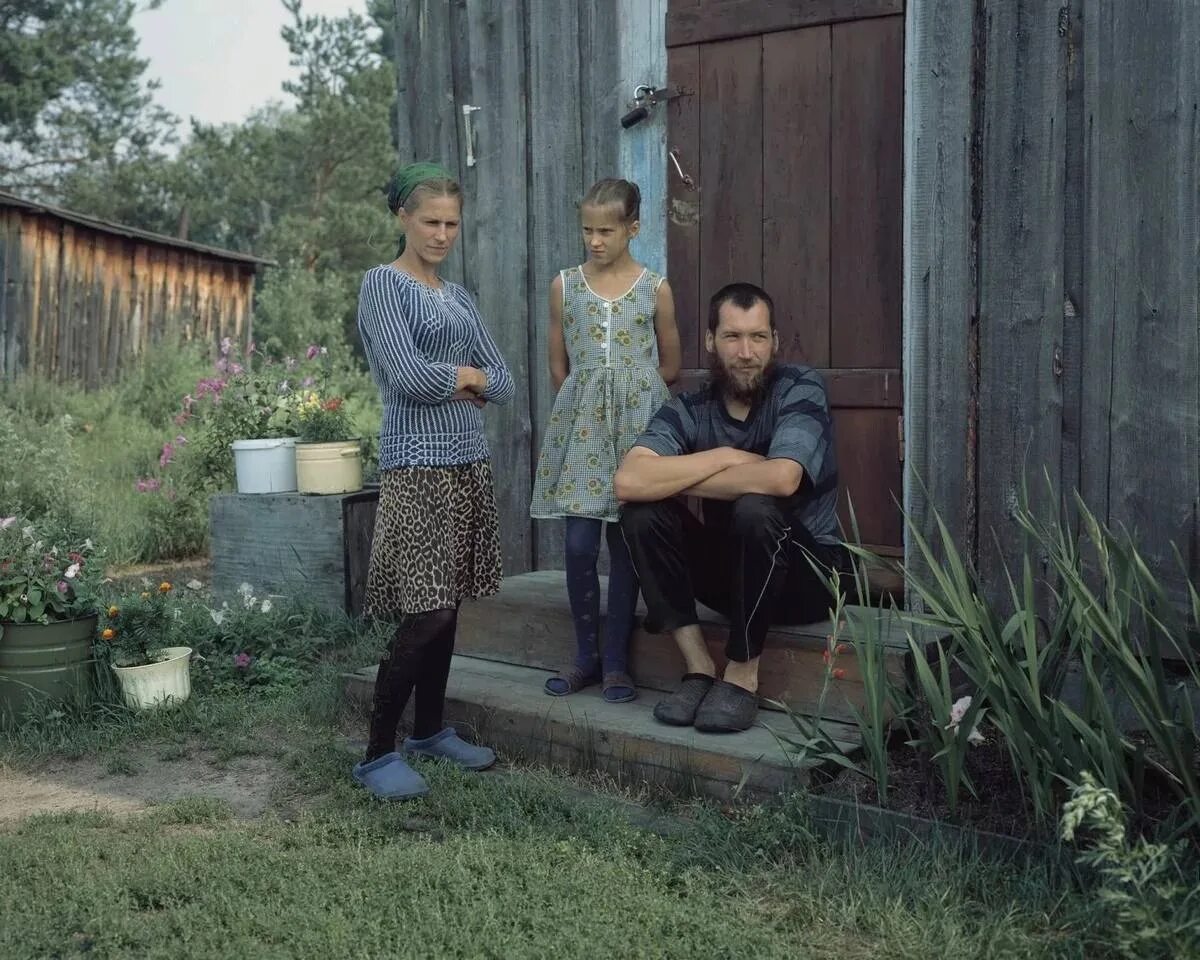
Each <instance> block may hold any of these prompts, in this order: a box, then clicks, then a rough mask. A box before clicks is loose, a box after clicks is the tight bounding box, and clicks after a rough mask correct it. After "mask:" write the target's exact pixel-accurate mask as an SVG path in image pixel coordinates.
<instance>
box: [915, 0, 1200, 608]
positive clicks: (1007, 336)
mask: <svg viewBox="0 0 1200 960" xmlns="http://www.w3.org/2000/svg"><path fill="white" fill-rule="evenodd" d="M972 6H973V10H974V15H973V16H972V15H971V12H970V9H971V7H972ZM906 50H907V56H906V65H905V72H906V78H907V80H908V83H907V84H906V88H907V94H906V107H905V112H906V136H905V166H906V170H905V194H906V195H905V238H904V248H905V281H904V282H905V289H904V296H905V304H904V313H905V332H906V338H905V340H906V356H905V361H904V368H905V375H906V385H905V404H906V410H907V414H908V415H907V417H906V427H907V434H908V443H909V456H908V467H909V471H910V472H909V484H908V492H907V500H908V506H909V508H910V511H911V512H912V514H913V516H914V519H915V520H916V522H917V524H918V525H919V526H920V527H921V528H923V529H924V531H925V532H926V533H927V534H929V533H932V532H933V531H934V529H935V528H934V524H933V522H932V517H931V513H930V509H929V508H930V507H936V508H937V509H938V510H939V511H940V512H941V515H942V516H943V518H944V519H945V520H946V522H947V523H948V525H949V527H950V529H951V530H952V531H953V532H954V533H955V534H956V535H957V536H958V538H959V539H960V541H961V542H962V543H964V544H966V545H967V546H968V551H967V552H968V554H969V555H970V556H971V557H972V559H973V560H974V561H975V562H976V563H977V565H978V568H979V571H980V576H981V580H982V581H983V584H984V586H985V589H987V590H988V591H989V592H990V593H992V594H993V595H1000V596H1003V595H1004V593H1005V591H1006V589H1007V588H1006V581H1005V577H1004V571H1003V567H1004V565H1007V566H1009V567H1010V568H1012V567H1014V565H1017V564H1019V558H1020V556H1021V555H1022V553H1023V551H1024V544H1023V543H1022V538H1021V533H1020V530H1019V529H1018V528H1017V526H1016V524H1014V523H1012V522H1011V515H1012V509H1013V507H1014V505H1015V504H1016V503H1017V502H1018V501H1019V497H1020V493H1021V487H1022V483H1023V482H1024V481H1025V480H1026V479H1028V481H1029V482H1030V489H1031V493H1032V496H1033V503H1034V506H1035V507H1036V508H1038V509H1040V510H1042V511H1047V510H1050V509H1052V508H1053V507H1054V505H1055V504H1054V501H1053V499H1051V496H1050V494H1049V493H1048V492H1047V489H1046V485H1045V476H1044V475H1048V476H1049V479H1050V481H1051V483H1052V484H1053V485H1054V488H1055V490H1056V492H1057V493H1058V494H1059V495H1062V494H1065V495H1066V496H1068V497H1069V496H1070V494H1071V492H1072V491H1074V490H1078V491H1079V493H1080V494H1081V496H1082V497H1083V499H1084V501H1085V502H1086V503H1087V504H1088V506H1089V508H1090V509H1091V510H1093V511H1094V512H1095V513H1096V514H1097V515H1098V516H1099V517H1100V519H1101V520H1102V521H1105V522H1107V523H1109V524H1112V525H1121V526H1124V527H1126V528H1128V529H1130V530H1133V531H1136V532H1137V535H1138V540H1139V543H1140V544H1141V546H1142V549H1143V550H1144V553H1145V557H1146V559H1147V560H1148V561H1149V563H1150V564H1151V565H1152V568H1153V569H1155V570H1157V571H1159V572H1160V574H1161V576H1162V577H1163V579H1164V580H1165V581H1166V582H1167V584H1168V585H1169V587H1170V588H1171V589H1172V591H1174V592H1175V593H1176V596H1177V597H1178V598H1179V599H1181V600H1182V599H1183V597H1184V590H1185V586H1186V578H1185V575H1184V574H1183V572H1182V571H1180V569H1179V565H1178V563H1177V560H1176V557H1175V553H1174V551H1175V549H1178V550H1179V552H1180V553H1181V554H1182V556H1183V559H1184V563H1185V565H1186V566H1187V567H1188V569H1189V570H1190V573H1191V577H1192V579H1193V580H1194V581H1195V580H1200V119H1198V117H1200V103H1198V101H1200V6H1198V5H1197V4H1195V3H1194V2H1193V0H1156V2H1153V3H1147V2H1138V3H1134V2H1129V0H1067V2H1061V0H1054V2H1047V0H1004V2H988V0H976V2H975V3H974V4H973V5H968V8H967V10H966V12H964V7H963V5H962V4H961V3H959V2H957V0H910V2H909V4H908V22H907V25H906ZM916 481H919V482H916ZM1017 569H1019V566H1018V567H1017Z"/></svg>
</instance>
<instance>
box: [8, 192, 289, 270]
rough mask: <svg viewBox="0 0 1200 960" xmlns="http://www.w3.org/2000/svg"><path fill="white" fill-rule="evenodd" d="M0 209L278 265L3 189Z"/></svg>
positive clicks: (188, 248) (211, 255) (158, 242)
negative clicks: (9, 209)
mask: <svg viewBox="0 0 1200 960" xmlns="http://www.w3.org/2000/svg"><path fill="white" fill-rule="evenodd" d="M0 207H17V208H19V209H22V210H34V211H37V212H38V213H45V214H48V215H50V216H52V217H58V218H59V219H60V220H69V221H70V222H71V223H77V224H79V225H80V226H84V227H91V228H92V229H93V230H101V231H103V232H104V233H112V234H116V235H117V236H120V237H129V238H130V239H132V240H145V241H147V242H149V243H156V244H159V245H160V246H164V247H176V248H178V249H180V250H192V251H194V252H196V253H203V254H206V255H207V256H210V257H217V258H219V259H221V260H235V261H237V262H239V263H253V264H263V265H265V266H268V267H277V266H279V264H278V263H277V262H276V261H274V260H268V259H266V258H265V257H256V256H254V255H253V254H250V253H238V252H237V251H235V250H223V249H221V248H220V247H210V246H207V245H206V244H203V243H192V242H191V241H190V240H180V239H179V238H178V237H168V236H166V235H165V234H161V233H151V232H150V231H149V230H139V229H138V228H137V227H131V226H128V225H126V224H123V223H113V222H112V221H111V220H102V219H100V218H99V217H92V216H89V215H88V214H86V213H76V212H75V211H74V210H64V209H63V208H62V207H56V206H53V205H52V204H49V203H40V202H38V201H35V200H26V199H24V198H22V197H18V196H16V195H15V194H12V193H8V192H7V191H4V190H0Z"/></svg>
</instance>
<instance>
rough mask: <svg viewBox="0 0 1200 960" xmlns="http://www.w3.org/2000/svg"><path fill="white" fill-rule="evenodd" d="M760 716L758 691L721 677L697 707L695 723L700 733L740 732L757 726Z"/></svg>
mask: <svg viewBox="0 0 1200 960" xmlns="http://www.w3.org/2000/svg"><path fill="white" fill-rule="evenodd" d="M757 716H758V695H757V694H754V693H751V692H750V691H749V690H747V689H746V688H745V687H739V686H738V685H737V684H736V683H728V682H726V681H725V680H718V681H717V682H716V683H714V684H713V685H712V689H711V690H709V691H708V696H706V697H705V698H704V702H703V703H701V704H700V706H699V708H698V709H697V710H696V719H695V726H696V729H697V730H699V731H700V732H701V733H740V732H741V731H743V730H749V729H750V728H751V727H752V726H754V720H755V718H756V717H757Z"/></svg>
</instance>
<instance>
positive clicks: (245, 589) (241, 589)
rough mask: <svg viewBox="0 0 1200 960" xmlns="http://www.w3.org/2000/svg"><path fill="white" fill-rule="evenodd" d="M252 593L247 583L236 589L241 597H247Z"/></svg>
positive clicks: (252, 590) (251, 588) (252, 589)
mask: <svg viewBox="0 0 1200 960" xmlns="http://www.w3.org/2000/svg"><path fill="white" fill-rule="evenodd" d="M253 592H254V588H253V587H252V586H250V584H248V583H243V584H242V585H241V586H240V587H238V593H240V594H241V595H242V596H243V597H245V596H248V595H249V594H251V593H253Z"/></svg>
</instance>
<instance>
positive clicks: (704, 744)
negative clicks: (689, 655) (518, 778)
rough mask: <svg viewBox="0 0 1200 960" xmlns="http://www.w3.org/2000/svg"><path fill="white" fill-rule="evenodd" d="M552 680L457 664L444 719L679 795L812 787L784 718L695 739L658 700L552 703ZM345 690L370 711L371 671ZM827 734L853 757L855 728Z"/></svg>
mask: <svg viewBox="0 0 1200 960" xmlns="http://www.w3.org/2000/svg"><path fill="white" fill-rule="evenodd" d="M549 676H551V672H550V671H547V670H539V669H537V668H534V667H524V666H514V665H512V664H505V663H497V662H495V661H489V660H479V659H477V658H474V657H466V656H456V657H455V658H454V663H453V666H452V668H451V670H450V684H449V687H448V689H447V697H446V719H447V721H448V722H451V723H454V724H456V725H458V726H459V728H460V729H462V730H464V731H470V733H471V735H472V736H473V737H474V738H475V739H476V740H478V742H481V743H486V744H488V745H489V746H492V747H495V748H497V749H499V750H501V751H502V752H503V753H504V754H505V755H506V756H507V757H508V758H509V759H516V760H526V761H529V762H535V763H544V764H547V765H550V766H555V767H559V768H562V769H567V770H569V771H580V770H599V771H603V772H606V773H607V774H609V775H610V776H612V777H614V778H616V779H618V780H620V781H622V782H625V783H631V782H632V783H649V784H653V785H657V786H661V787H664V788H666V789H669V790H671V791H672V792H674V793H676V794H679V793H683V794H703V795H707V796H714V797H718V798H721V799H727V798H729V797H730V796H732V795H733V794H734V793H736V792H738V791H742V792H749V793H752V794H755V795H765V794H770V793H776V792H778V791H780V790H783V789H787V788H794V787H800V786H803V785H804V784H806V783H807V782H808V775H809V771H810V769H811V764H810V765H809V766H801V765H797V764H795V763H794V762H793V760H792V759H791V758H790V757H789V755H788V754H787V753H786V752H785V750H784V748H783V746H782V745H781V743H780V741H779V740H778V739H777V738H776V737H775V735H774V734H773V733H772V732H771V730H770V729H768V727H770V728H773V729H774V730H775V731H777V732H779V733H780V734H784V735H786V734H788V733H789V732H792V731H794V728H793V727H792V725H791V722H790V721H789V720H788V718H787V716H786V715H785V714H780V713H774V714H767V713H760V715H759V719H760V725H759V726H756V727H754V728H752V729H750V730H747V731H745V732H744V733H737V734H705V733H698V732H697V731H696V730H694V729H692V728H691V727H668V726H666V725H664V724H661V723H659V722H658V721H656V720H655V719H654V717H653V716H652V713H651V711H652V710H653V708H654V704H655V702H657V700H658V699H659V696H658V694H657V693H656V692H655V691H652V690H645V689H642V690H640V691H639V694H640V695H639V697H638V699H637V700H635V701H633V702H632V703H621V704H614V703H607V702H606V701H605V700H604V699H603V698H602V697H601V696H600V690H599V687H591V688H589V689H587V690H582V691H580V692H579V693H576V694H573V695H571V696H569V697H550V696H547V695H546V694H545V693H544V692H543V690H542V685H543V684H544V683H545V682H546V678H547V677H549ZM344 682H345V685H344V689H345V693H346V695H347V697H348V698H349V699H350V700H352V701H354V702H357V703H359V704H361V705H362V706H364V707H366V708H369V706H370V703H371V696H372V691H373V689H374V684H375V667H366V668H364V669H362V670H359V671H357V672H354V673H349V674H346V675H345V677H344ZM410 709H411V707H410ZM826 731H827V732H828V733H829V735H830V736H831V737H833V738H834V739H835V740H837V741H838V742H839V743H840V744H841V745H842V748H843V749H845V750H852V749H854V748H855V745H856V743H857V731H856V730H855V729H854V728H852V727H850V726H846V725H842V724H837V723H830V724H827V725H826Z"/></svg>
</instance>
